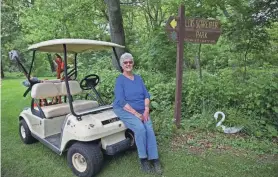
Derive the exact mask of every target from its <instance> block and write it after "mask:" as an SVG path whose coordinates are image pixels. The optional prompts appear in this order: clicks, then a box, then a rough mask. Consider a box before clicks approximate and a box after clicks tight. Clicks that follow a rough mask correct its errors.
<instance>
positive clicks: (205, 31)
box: [184, 18, 221, 44]
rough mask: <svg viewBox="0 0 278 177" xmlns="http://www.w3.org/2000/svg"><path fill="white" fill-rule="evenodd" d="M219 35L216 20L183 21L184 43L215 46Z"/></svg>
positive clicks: (194, 19)
mask: <svg viewBox="0 0 278 177" xmlns="http://www.w3.org/2000/svg"><path fill="white" fill-rule="evenodd" d="M220 34H221V30H220V22H219V21H218V20H207V19H200V18H191V19H185V37H184V40H185V41H186V42H193V43H202V44H216V43H217V40H218V38H219V36H220Z"/></svg>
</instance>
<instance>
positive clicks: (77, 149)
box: [67, 142, 103, 177]
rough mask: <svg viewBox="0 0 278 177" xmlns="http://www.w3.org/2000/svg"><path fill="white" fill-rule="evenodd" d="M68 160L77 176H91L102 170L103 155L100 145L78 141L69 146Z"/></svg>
mask: <svg viewBox="0 0 278 177" xmlns="http://www.w3.org/2000/svg"><path fill="white" fill-rule="evenodd" d="M67 161H68V165H69V167H70V168H71V169H72V172H73V173H74V174H75V175H76V176H80V177H91V176H94V175H96V174H97V173H98V172H99V171H100V169H101V166H102V162H103V155H102V152H101V149H100V147H99V146H98V145H96V144H93V143H82V142H77V143H75V144H73V145H72V146H71V147H70V148H69V150H68V153H67Z"/></svg>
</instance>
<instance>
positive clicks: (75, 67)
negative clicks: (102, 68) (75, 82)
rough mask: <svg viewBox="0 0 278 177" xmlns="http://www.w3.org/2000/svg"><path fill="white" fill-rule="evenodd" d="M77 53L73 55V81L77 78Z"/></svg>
mask: <svg viewBox="0 0 278 177" xmlns="http://www.w3.org/2000/svg"><path fill="white" fill-rule="evenodd" d="M76 59H77V53H75V54H74V70H75V72H74V79H76V78H77V63H76V62H77V60H76Z"/></svg>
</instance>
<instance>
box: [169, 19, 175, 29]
mask: <svg viewBox="0 0 278 177" xmlns="http://www.w3.org/2000/svg"><path fill="white" fill-rule="evenodd" d="M170 26H171V27H172V28H174V29H175V28H176V26H177V21H176V19H173V20H172V21H171V22H170Z"/></svg>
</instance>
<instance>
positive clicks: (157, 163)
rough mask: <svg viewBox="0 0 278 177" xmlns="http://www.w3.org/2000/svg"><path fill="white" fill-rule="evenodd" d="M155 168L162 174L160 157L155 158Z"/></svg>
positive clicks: (155, 170) (157, 172)
mask: <svg viewBox="0 0 278 177" xmlns="http://www.w3.org/2000/svg"><path fill="white" fill-rule="evenodd" d="M153 168H154V172H155V173H156V174H159V175H162V167H161V164H160V161H159V160H158V159H154V160H153Z"/></svg>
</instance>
